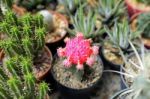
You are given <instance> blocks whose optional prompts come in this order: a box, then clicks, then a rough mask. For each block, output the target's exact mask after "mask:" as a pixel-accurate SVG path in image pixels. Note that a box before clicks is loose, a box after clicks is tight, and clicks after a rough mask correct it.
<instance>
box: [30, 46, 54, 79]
mask: <svg viewBox="0 0 150 99" xmlns="http://www.w3.org/2000/svg"><path fill="white" fill-rule="evenodd" d="M51 64H52V54H51V52H49V49H48V48H45V51H43V52H42V53H40V54H39V55H38V58H36V60H35V61H34V67H33V73H34V74H35V77H36V78H37V79H38V80H40V79H42V78H43V76H45V75H46V73H47V72H48V71H49V70H50V68H51Z"/></svg>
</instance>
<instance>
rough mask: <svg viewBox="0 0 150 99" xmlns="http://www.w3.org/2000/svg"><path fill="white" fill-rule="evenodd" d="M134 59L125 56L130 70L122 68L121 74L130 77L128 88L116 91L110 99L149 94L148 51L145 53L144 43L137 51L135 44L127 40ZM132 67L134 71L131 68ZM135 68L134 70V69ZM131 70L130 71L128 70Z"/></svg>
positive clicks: (144, 98) (145, 98)
mask: <svg viewBox="0 0 150 99" xmlns="http://www.w3.org/2000/svg"><path fill="white" fill-rule="evenodd" d="M129 43H130V45H131V47H132V49H133V52H134V54H133V55H134V56H132V57H134V58H135V59H137V60H136V61H135V60H134V61H133V60H131V59H130V58H128V59H126V58H125V62H126V63H125V64H126V65H128V66H129V67H131V68H130V70H127V69H126V68H124V71H125V72H123V75H124V76H126V77H127V78H131V79H132V81H131V85H130V86H129V88H127V89H124V90H121V91H119V92H117V93H116V94H115V95H114V96H112V98H111V99H118V97H123V98H124V99H149V97H150V95H149V92H150V87H149V84H150V78H149V69H150V64H149V57H150V53H146V51H145V50H144V45H141V53H138V50H137V49H136V48H135V46H134V45H133V44H132V43H131V41H129ZM133 68H134V72H133V70H132V69H133ZM135 70H136V71H135ZM130 71H132V72H130Z"/></svg>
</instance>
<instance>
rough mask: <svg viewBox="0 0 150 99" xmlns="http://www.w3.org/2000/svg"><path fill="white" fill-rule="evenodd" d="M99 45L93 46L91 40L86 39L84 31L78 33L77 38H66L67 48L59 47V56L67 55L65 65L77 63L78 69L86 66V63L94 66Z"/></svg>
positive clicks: (67, 66)
mask: <svg viewBox="0 0 150 99" xmlns="http://www.w3.org/2000/svg"><path fill="white" fill-rule="evenodd" d="M98 50H99V47H98V46H92V47H91V40H89V39H88V40H87V39H84V37H83V35H82V33H78V34H77V36H76V37H75V38H72V39H67V40H66V47H65V48H58V49H57V53H58V56H59V57H65V58H67V59H65V60H64V61H63V65H64V66H65V67H66V68H70V67H71V66H73V65H76V68H77V69H78V70H82V69H83V68H84V65H83V64H84V63H86V64H87V65H88V66H90V67H92V65H93V64H94V62H95V61H96V60H95V56H97V54H98Z"/></svg>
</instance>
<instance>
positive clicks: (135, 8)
mask: <svg viewBox="0 0 150 99" xmlns="http://www.w3.org/2000/svg"><path fill="white" fill-rule="evenodd" d="M125 3H126V5H127V9H128V13H129V16H130V17H132V16H133V15H134V14H137V13H144V12H149V11H150V5H145V4H143V3H139V2H137V1H136V0H125Z"/></svg>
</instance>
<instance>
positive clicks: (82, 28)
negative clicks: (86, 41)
mask: <svg viewBox="0 0 150 99" xmlns="http://www.w3.org/2000/svg"><path fill="white" fill-rule="evenodd" d="M88 12H89V13H87V14H85V13H84V6H80V7H79V9H78V10H77V12H76V13H75V15H74V16H72V17H71V19H72V22H73V27H74V29H73V30H71V29H68V31H69V33H71V34H72V35H76V34H77V33H78V32H81V33H83V35H84V37H86V38H95V37H96V36H100V35H102V33H103V32H104V31H102V29H101V28H96V20H97V16H96V14H95V13H94V12H93V11H92V10H89V11H88Z"/></svg>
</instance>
